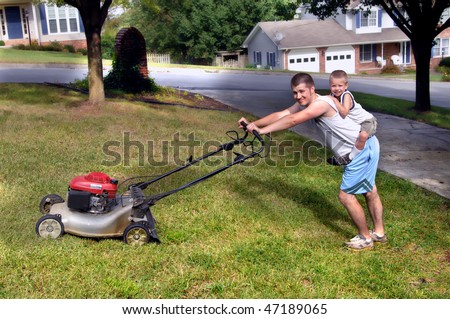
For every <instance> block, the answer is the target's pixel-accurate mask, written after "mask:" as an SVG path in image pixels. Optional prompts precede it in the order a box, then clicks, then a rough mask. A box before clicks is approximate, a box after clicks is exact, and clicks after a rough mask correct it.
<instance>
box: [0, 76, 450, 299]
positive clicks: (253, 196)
mask: <svg viewBox="0 0 450 319" xmlns="http://www.w3.org/2000/svg"><path fill="white" fill-rule="evenodd" d="M0 92H1V94H0V129H1V132H2V134H1V136H0V163H1V165H2V167H1V170H0V196H1V198H2V201H0V214H1V217H2V219H1V223H0V297H1V298H4V299H13V298H144V299H146V298H175V299H183V298H225V299H229V298H231V299H233V298H247V299H253V298H285V299H290V298H293V299H302V298H362V299H365V298H405V299H412V298H419V299H433V298H437V299H447V298H449V297H450V285H449V284H450V278H449V270H450V265H449V258H450V251H449V246H450V245H449V244H450V242H449V239H450V238H449V219H448V218H449V216H448V211H449V201H448V200H446V199H444V198H442V197H440V196H438V195H436V194H434V193H431V192H428V191H426V190H424V189H421V188H419V187H417V186H415V185H414V184H412V183H409V182H407V181H404V180H402V179H399V178H396V177H393V176H391V175H389V174H387V173H384V172H379V174H378V177H377V184H378V188H379V191H380V194H381V197H382V200H383V204H384V209H385V222H386V230H387V234H388V236H389V242H388V243H387V244H385V245H376V247H375V248H374V249H373V250H370V251H364V252H356V253H355V252H352V251H348V250H346V249H344V248H343V247H342V242H343V241H344V240H348V239H349V238H350V237H352V236H353V235H355V228H354V227H353V226H352V224H351V221H350V219H349V217H348V215H347V213H346V211H345V210H344V209H343V207H342V206H341V205H340V204H339V202H338V199H337V190H338V188H339V184H340V178H341V168H339V167H332V166H329V165H326V164H324V159H325V158H326V155H327V154H325V150H324V149H323V148H320V147H317V145H313V146H315V147H308V146H311V145H312V144H311V143H312V142H308V141H306V140H305V139H303V138H302V137H300V136H297V135H295V134H293V133H290V132H283V133H278V134H275V135H274V136H273V141H272V144H273V145H275V146H276V145H280V144H281V143H282V142H283V145H288V147H287V148H285V150H286V152H285V153H282V152H281V148H279V147H278V148H277V147H273V148H272V150H271V155H270V157H268V158H266V159H264V160H263V159H257V161H256V162H255V163H253V165H240V166H234V167H232V168H230V169H229V170H227V171H225V172H223V173H220V174H218V175H216V176H214V177H212V178H211V179H208V180H206V181H204V182H202V183H200V184H198V185H195V186H193V187H190V188H187V189H185V190H183V191H181V192H179V193H176V194H173V195H171V196H169V197H167V198H164V199H162V200H161V201H159V202H158V203H157V204H156V205H155V206H154V207H152V212H153V214H154V216H155V218H156V219H157V221H158V224H157V230H158V234H159V238H160V239H161V241H162V243H161V244H160V245H156V244H148V245H144V246H141V247H134V246H129V245H126V244H124V243H123V242H122V240H121V239H120V238H119V239H102V240H93V239H88V238H80V237H76V236H73V235H69V234H66V235H64V236H63V237H61V238H59V239H57V240H49V239H42V238H38V237H37V236H36V234H35V224H36V221H37V220H38V219H39V217H40V216H41V213H40V212H39V210H38V205H39V202H40V200H41V198H42V197H43V196H44V195H46V194H49V193H57V194H60V195H62V196H63V197H64V196H65V192H66V191H67V186H68V183H69V181H70V179H71V178H73V177H74V176H77V175H83V174H86V173H88V172H91V171H103V172H105V173H107V174H109V175H110V176H111V177H114V178H117V179H119V180H124V179H126V178H129V177H132V176H144V175H145V176H149V175H158V174H161V173H163V172H166V171H168V170H169V169H172V168H174V167H176V164H177V163H179V162H180V161H181V162H182V161H184V160H185V159H187V158H188V157H189V155H190V153H191V152H190V149H191V151H192V152H193V153H194V154H193V155H194V157H196V156H199V155H201V154H203V152H204V151H205V149H207V146H208V145H209V146H210V145H216V144H217V143H218V142H225V141H228V137H227V136H226V135H225V132H226V131H228V130H234V129H236V121H237V119H238V118H239V117H240V116H241V115H243V114H240V113H238V112H231V111H229V112H224V111H215V110H199V109H192V108H187V107H180V106H168V105H157V104H145V103H141V102H130V101H125V100H120V99H114V100H108V102H107V103H106V105H105V106H104V107H103V108H102V109H95V110H90V111H87V110H86V105H85V103H84V101H85V99H86V96H85V95H82V94H80V93H77V92H73V91H67V90H65V89H59V88H54V87H47V86H41V85H20V84H0ZM246 116H248V117H251V116H250V115H246ZM124 136H129V137H130V139H131V140H132V141H135V142H137V143H142V145H151V142H153V146H154V147H153V149H151V148H150V147H146V148H145V150H144V151H145V153H146V154H145V156H144V157H143V159H144V160H143V161H142V157H140V156H139V155H140V153H139V152H138V149H137V148H132V149H130V150H129V151H130V153H131V157H130V158H127V157H125V153H126V152H125V150H124V149H122V150H120V149H119V150H118V152H119V153H120V154H121V156H122V161H121V162H120V163H119V164H118V165H111V161H110V160H111V158H110V157H109V156H108V155H107V154H106V153H105V152H104V146H105V144H106V143H108V142H109V141H118V142H119V143H122V142H123V141H124ZM189 136H191V137H194V138H195V140H196V141H198V142H199V145H200V146H196V147H187V146H185V147H181V148H176V147H175V146H174V145H176V143H177V141H182V142H184V145H190V146H192V145H195V143H194V142H193V141H188V139H189ZM186 141H187V142H186ZM149 142H150V144H149ZM121 145H124V144H121ZM164 145H166V146H167V147H164ZM178 151H179V152H178ZM308 152H309V153H308ZM311 152H312V153H311ZM166 155H167V156H166ZM317 158H318V159H320V160H319V161H317ZM139 159H141V162H140V161H139ZM165 161H167V163H166V162H165ZM223 161H225V159H221V158H216V160H215V161H211V162H210V163H209V165H195V166H193V167H191V168H192V170H191V169H189V170H185V171H181V172H179V174H178V175H176V177H175V178H169V179H168V180H167V181H164V182H163V183H162V184H161V185H158V186H155V187H154V188H151V189H148V192H149V193H150V194H152V193H158V192H160V191H162V190H163V189H173V188H174V187H176V186H178V185H180V184H181V183H183V182H185V181H190V180H191V179H192V178H193V177H194V176H198V175H202V174H204V173H206V172H208V171H210V170H211V169H214V168H216V165H217V162H223ZM164 163H165V164H164ZM163 164H164V165H163Z"/></svg>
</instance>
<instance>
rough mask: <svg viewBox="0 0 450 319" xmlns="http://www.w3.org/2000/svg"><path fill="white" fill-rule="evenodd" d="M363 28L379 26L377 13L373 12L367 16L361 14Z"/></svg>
mask: <svg viewBox="0 0 450 319" xmlns="http://www.w3.org/2000/svg"><path fill="white" fill-rule="evenodd" d="M360 17H361V24H360V25H361V28H363V27H376V26H377V21H378V19H377V12H376V11H371V12H370V13H369V15H366V14H365V13H361V15H360Z"/></svg>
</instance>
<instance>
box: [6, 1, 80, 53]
mask: <svg viewBox="0 0 450 319" xmlns="http://www.w3.org/2000/svg"><path fill="white" fill-rule="evenodd" d="M0 40H2V41H3V42H4V43H5V45H8V46H9V45H17V44H25V45H27V44H31V43H32V42H34V41H36V42H37V43H38V44H43V45H45V44H48V43H50V42H52V41H58V42H60V43H61V44H71V45H73V46H74V47H75V48H76V49H78V48H86V37H85V35H84V27H83V23H82V21H81V17H80V15H79V13H78V10H77V9H76V8H74V7H71V6H62V7H59V8H58V7H57V6H56V5H53V4H38V5H36V4H34V3H33V1H25V0H0Z"/></svg>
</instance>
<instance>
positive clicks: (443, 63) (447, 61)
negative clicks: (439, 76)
mask: <svg viewBox="0 0 450 319" xmlns="http://www.w3.org/2000/svg"><path fill="white" fill-rule="evenodd" d="M439 66H446V67H449V68H450V57H446V58H444V59H442V60H441V62H439Z"/></svg>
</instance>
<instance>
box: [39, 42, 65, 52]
mask: <svg viewBox="0 0 450 319" xmlns="http://www.w3.org/2000/svg"><path fill="white" fill-rule="evenodd" d="M42 49H43V50H44V51H62V50H63V49H64V47H63V45H62V44H61V43H60V42H58V41H51V42H50V44H47V45H44V46H42Z"/></svg>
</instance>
